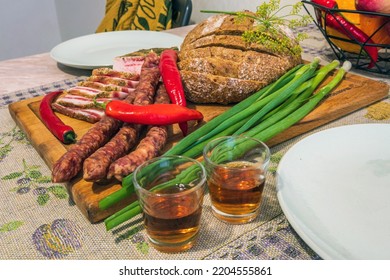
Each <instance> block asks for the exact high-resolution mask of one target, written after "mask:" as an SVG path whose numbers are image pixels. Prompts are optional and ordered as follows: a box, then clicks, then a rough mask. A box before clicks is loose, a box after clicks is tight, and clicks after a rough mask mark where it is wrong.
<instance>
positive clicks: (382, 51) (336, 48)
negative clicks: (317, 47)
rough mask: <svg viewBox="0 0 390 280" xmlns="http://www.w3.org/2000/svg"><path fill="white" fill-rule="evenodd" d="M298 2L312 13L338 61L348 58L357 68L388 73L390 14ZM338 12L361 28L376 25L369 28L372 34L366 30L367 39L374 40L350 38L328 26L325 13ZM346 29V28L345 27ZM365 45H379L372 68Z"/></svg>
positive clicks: (389, 59) (389, 69) (389, 67)
mask: <svg viewBox="0 0 390 280" xmlns="http://www.w3.org/2000/svg"><path fill="white" fill-rule="evenodd" d="M301 2H302V3H303V4H304V8H305V10H306V11H307V13H308V14H309V15H311V16H312V17H313V20H314V23H315V24H316V25H317V27H318V28H319V30H320V31H321V32H322V34H323V35H324V37H325V39H326V40H327V42H328V43H329V45H330V47H331V48H332V50H333V52H334V53H335V55H336V56H337V59H339V60H341V61H345V60H349V61H350V62H351V63H352V65H353V67H354V68H356V69H361V70H365V71H369V72H373V73H379V74H384V75H390V36H389V34H388V30H386V24H390V14H381V13H372V12H364V11H356V10H343V9H328V8H324V7H322V6H319V5H317V4H315V3H312V2H310V1H301ZM310 6H312V7H313V9H314V14H315V15H314V16H313V15H312V13H311V12H310V9H309V8H308V7H310ZM337 13H339V14H342V15H343V16H344V17H345V18H346V19H348V20H349V21H350V22H352V23H354V24H355V25H356V26H357V27H359V28H361V29H363V25H365V26H367V27H371V28H372V26H375V28H374V29H373V30H370V33H371V34H368V32H366V33H367V35H368V36H369V37H370V39H371V40H372V41H374V42H375V43H371V44H370V43H368V42H359V41H358V40H355V38H353V35H352V36H351V37H352V38H353V39H350V38H348V37H347V36H345V35H343V34H341V33H339V32H337V31H336V30H335V29H333V28H331V27H329V26H327V25H326V21H325V20H324V18H325V17H326V15H327V14H331V15H334V14H337ZM354 20H357V21H358V22H356V23H355V22H354ZM370 21H371V22H370ZM374 23H375V24H374ZM360 25H361V26H360ZM346 32H348V30H346ZM376 42H380V43H376ZM365 46H373V47H377V48H378V60H377V61H376V63H375V65H374V66H373V67H371V68H370V67H369V64H370V61H371V57H369V56H368V55H367V53H366V52H365V51H364V47H365Z"/></svg>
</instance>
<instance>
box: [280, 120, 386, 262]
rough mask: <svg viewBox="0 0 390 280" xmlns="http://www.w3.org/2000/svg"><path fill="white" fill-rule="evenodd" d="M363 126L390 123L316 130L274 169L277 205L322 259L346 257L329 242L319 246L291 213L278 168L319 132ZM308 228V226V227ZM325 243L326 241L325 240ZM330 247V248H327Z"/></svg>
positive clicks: (300, 221)
mask: <svg viewBox="0 0 390 280" xmlns="http://www.w3.org/2000/svg"><path fill="white" fill-rule="evenodd" d="M364 126H366V127H367V126H369V127H381V126H383V127H387V129H388V128H389V127H390V124H388V123H359V124H349V125H341V126H336V127H331V128H328V129H324V130H321V131H318V132H314V133H312V134H310V135H308V136H306V137H304V138H303V139H301V140H299V141H298V142H296V143H295V144H293V145H292V146H291V147H290V148H289V149H288V150H287V151H286V153H285V154H284V155H283V157H282V159H281V160H280V162H279V164H278V167H277V170H276V194H277V199H278V201H279V205H280V207H281V209H282V211H283V214H284V215H285V216H286V218H287V220H288V222H289V223H290V225H291V226H292V227H293V229H294V230H295V232H296V233H297V234H298V235H299V236H300V237H301V238H302V240H303V241H304V242H305V243H306V244H307V245H308V246H309V247H310V248H311V249H312V250H313V251H315V252H316V253H317V254H318V255H319V256H320V257H321V258H323V259H329V260H331V259H348V258H346V257H345V255H343V254H341V253H340V252H338V251H337V250H335V249H332V248H331V246H329V244H326V245H327V246H326V247H325V248H321V246H320V244H319V243H324V241H323V240H322V239H318V240H319V241H318V240H317V242H316V241H315V240H314V239H313V238H312V236H310V234H309V233H308V232H307V231H305V230H304V229H303V228H302V227H301V224H304V223H303V221H302V220H300V219H296V218H295V217H293V216H294V214H293V213H291V211H290V208H291V206H288V203H286V202H285V197H284V196H283V191H282V190H281V188H280V187H281V184H280V175H279V174H280V170H281V169H282V168H284V165H285V161H286V160H287V159H286V157H285V156H286V155H287V154H288V153H289V152H290V150H292V149H293V148H296V147H297V146H298V144H299V145H303V144H304V143H305V142H307V141H310V140H311V139H312V138H314V137H317V136H318V135H320V134H325V133H329V131H334V130H344V129H345V128H346V127H348V129H351V128H352V129H355V128H361V127H364ZM308 229H309V230H310V228H308ZM325 243H326V242H325ZM328 248H330V249H328Z"/></svg>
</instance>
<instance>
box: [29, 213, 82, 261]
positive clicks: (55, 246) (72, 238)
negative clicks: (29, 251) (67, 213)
mask: <svg viewBox="0 0 390 280" xmlns="http://www.w3.org/2000/svg"><path fill="white" fill-rule="evenodd" d="M82 236H83V233H82V230H81V228H80V227H79V226H78V225H77V224H76V223H74V222H72V221H70V220H68V219H56V220H54V221H53V222H52V223H51V224H43V225H41V226H40V227H38V228H37V229H36V230H35V232H34V234H33V235H32V241H33V243H34V245H35V248H36V249H37V250H38V251H39V252H40V253H41V254H42V255H43V256H44V257H46V258H48V259H61V258H64V257H65V256H67V255H69V254H71V253H74V252H75V251H76V250H77V249H79V248H81V247H82Z"/></svg>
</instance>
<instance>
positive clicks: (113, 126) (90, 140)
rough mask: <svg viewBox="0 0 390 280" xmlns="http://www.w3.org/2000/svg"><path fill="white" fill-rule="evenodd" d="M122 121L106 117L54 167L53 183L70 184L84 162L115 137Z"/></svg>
mask: <svg viewBox="0 0 390 280" xmlns="http://www.w3.org/2000/svg"><path fill="white" fill-rule="evenodd" d="M121 125H122V122H121V121H118V120H114V119H113V118H110V117H106V116H104V117H103V118H102V119H101V120H100V121H98V122H97V123H95V124H94V125H93V126H92V127H91V128H90V129H89V130H88V131H87V132H86V133H85V134H84V135H83V137H81V139H80V140H79V141H77V142H76V143H75V144H74V145H72V146H71V147H70V149H69V150H68V151H67V152H66V153H65V154H63V155H62V156H61V157H60V158H59V159H58V160H57V161H56V162H55V164H54V165H53V170H52V181H53V182H56V183H59V182H68V181H70V180H71V179H72V178H73V177H74V176H76V175H77V173H78V172H79V171H80V170H81V169H82V165H83V161H84V159H86V158H87V157H88V156H90V155H91V154H92V153H93V152H94V151H96V150H97V149H98V148H99V147H101V146H103V145H104V144H105V143H107V141H108V140H109V139H110V138H111V137H112V135H114V134H115V133H116V132H117V131H118V129H119V127H120V126H121Z"/></svg>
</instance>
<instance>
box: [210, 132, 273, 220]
mask: <svg viewBox="0 0 390 280" xmlns="http://www.w3.org/2000/svg"><path fill="white" fill-rule="evenodd" d="M203 157H204V161H205V167H206V172H207V185H208V189H209V193H210V197H211V204H212V210H213V213H214V215H215V216H216V217H217V218H219V219H220V220H222V221H225V222H228V223H232V224H242V223H247V222H250V221H252V220H253V219H254V218H256V216H257V215H258V213H259V209H260V204H261V199H262V193H263V189H264V185H265V178H266V172H267V169H268V164H269V160H270V150H269V148H268V147H267V145H266V144H264V143H263V142H261V141H259V140H257V139H254V138H250V137H244V136H226V137H220V138H217V139H215V140H212V141H210V142H209V143H208V144H207V145H206V146H205V147H204V150H203Z"/></svg>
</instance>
